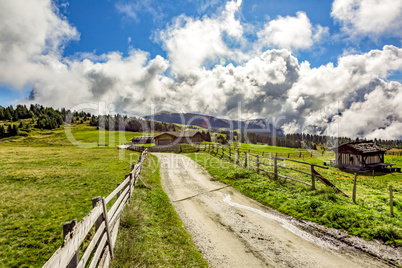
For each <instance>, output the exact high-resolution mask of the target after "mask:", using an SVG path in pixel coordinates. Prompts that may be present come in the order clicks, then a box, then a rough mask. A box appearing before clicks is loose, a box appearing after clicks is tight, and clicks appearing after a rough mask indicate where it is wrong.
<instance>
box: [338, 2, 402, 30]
mask: <svg viewBox="0 0 402 268" xmlns="http://www.w3.org/2000/svg"><path fill="white" fill-rule="evenodd" d="M331 16H332V17H333V18H334V19H335V20H336V21H337V22H339V23H340V24H341V26H342V29H343V30H344V31H345V33H346V34H348V35H350V36H351V37H359V36H369V37H373V38H378V37H379V36H383V35H386V36H395V37H402V19H401V17H402V1H401V0H335V1H334V2H333V4H332V12H331Z"/></svg>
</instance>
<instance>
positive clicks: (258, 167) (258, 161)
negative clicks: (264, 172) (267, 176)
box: [257, 154, 260, 174]
mask: <svg viewBox="0 0 402 268" xmlns="http://www.w3.org/2000/svg"><path fill="white" fill-rule="evenodd" d="M257 174H260V157H259V156H258V154H257Z"/></svg>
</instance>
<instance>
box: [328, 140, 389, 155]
mask: <svg viewBox="0 0 402 268" xmlns="http://www.w3.org/2000/svg"><path fill="white" fill-rule="evenodd" d="M345 147H350V148H353V149H354V150H356V151H358V152H359V153H362V154H367V153H379V152H386V151H387V149H386V148H384V147H382V146H380V145H378V144H377V143H376V142H372V141H363V142H350V143H345V144H342V145H340V146H339V147H336V148H334V150H339V148H345Z"/></svg>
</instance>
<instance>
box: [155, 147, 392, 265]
mask: <svg viewBox="0 0 402 268" xmlns="http://www.w3.org/2000/svg"><path fill="white" fill-rule="evenodd" d="M155 155H156V156H157V157H158V158H159V160H160V162H161V176H162V183H163V187H164V189H165V191H166V192H167V194H168V195H169V197H170V199H171V200H172V203H173V205H174V207H175V209H176V211H177V212H178V214H179V215H180V218H181V219H182V221H183V223H184V224H185V225H186V226H187V229H188V230H189V232H190V234H191V235H192V236H193V240H194V242H195V244H196V245H197V247H198V248H199V250H200V251H201V252H202V253H203V254H204V257H205V258H206V260H207V261H208V263H209V264H210V265H211V266H212V267H249V268H251V267H387V265H386V264H385V263H384V262H382V261H380V260H378V259H375V258H373V257H371V256H369V255H368V254H366V253H363V252H361V251H359V250H356V249H354V248H352V247H350V246H347V245H346V244H343V243H342V242H339V241H336V240H334V239H331V238H327V237H322V236H321V237H319V236H315V235H312V234H311V233H310V232H308V231H305V230H303V228H302V227H301V226H300V223H299V224H297V223H296V222H297V221H296V220H294V219H292V218H291V217H287V216H284V215H282V214H280V213H278V212H277V211H275V210H272V209H269V208H267V207H265V206H262V205H261V204H259V203H257V202H255V201H253V200H251V199H249V198H247V197H245V196H243V195H242V194H240V193H239V192H237V191H236V190H234V189H233V188H231V187H227V186H226V185H225V184H223V183H220V182H217V181H214V180H213V178H212V177H211V176H210V175H209V174H208V173H207V172H206V171H205V170H204V169H203V168H202V167H201V166H199V165H197V164H196V163H195V162H194V161H192V160H191V159H190V158H188V157H186V156H184V155H180V154H171V153H155Z"/></svg>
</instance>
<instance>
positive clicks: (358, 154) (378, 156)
mask: <svg viewBox="0 0 402 268" xmlns="http://www.w3.org/2000/svg"><path fill="white" fill-rule="evenodd" d="M333 150H334V151H335V166H336V167H339V168H341V169H348V170H354V171H370V170H384V171H390V170H388V168H387V166H390V167H391V166H393V165H394V164H391V163H384V154H385V152H386V151H387V149H385V148H383V147H381V146H379V145H378V144H377V143H376V142H373V141H363V142H350V143H346V144H342V145H340V146H338V147H336V148H334V149H333Z"/></svg>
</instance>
